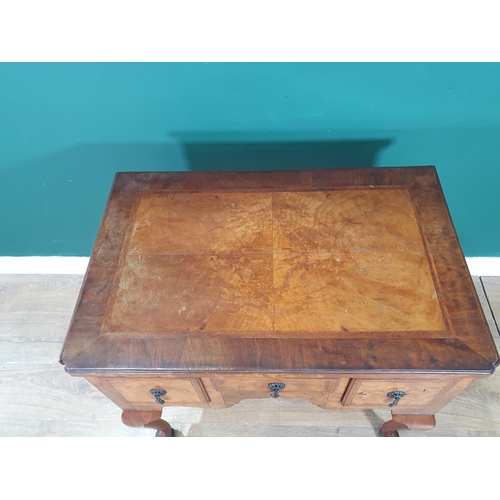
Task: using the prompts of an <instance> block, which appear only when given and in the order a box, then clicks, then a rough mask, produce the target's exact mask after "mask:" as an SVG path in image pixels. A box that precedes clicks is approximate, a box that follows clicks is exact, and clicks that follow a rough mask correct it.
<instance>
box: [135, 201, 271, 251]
mask: <svg viewBox="0 0 500 500" xmlns="http://www.w3.org/2000/svg"><path fill="white" fill-rule="evenodd" d="M271 215H272V211H271V194H270V193H156V194H148V195H144V194H143V195H142V196H141V197H140V199H139V203H138V206H137V212H136V214H135V223H134V227H133V230H132V234H131V237H130V241H129V245H128V250H127V253H128V254H184V253H200V252H208V253H219V252H260V251H265V252H270V251H272V220H271Z"/></svg>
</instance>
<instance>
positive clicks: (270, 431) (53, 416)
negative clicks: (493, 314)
mask: <svg viewBox="0 0 500 500" xmlns="http://www.w3.org/2000/svg"><path fill="white" fill-rule="evenodd" d="M31 278H32V279H33V283H38V285H39V286H40V288H39V290H40V291H41V292H40V294H39V299H40V301H41V302H42V301H47V300H48V299H47V296H46V295H43V293H42V291H43V290H56V289H57V287H53V286H51V285H49V284H43V281H44V280H45V281H47V282H49V283H50V282H51V281H53V280H56V281H59V280H60V281H61V282H64V283H65V285H64V286H62V288H61V290H64V289H66V286H68V287H69V286H70V284H71V287H73V286H75V283H78V282H81V280H82V276H76V277H75V276H32V277H31ZM18 279H19V280H20V281H19V283H16V281H17V280H18ZM0 281H1V282H2V283H3V284H4V288H3V290H4V292H6V293H7V292H8V290H9V289H10V287H12V292H9V293H11V295H9V296H10V299H9V300H12V301H13V302H16V304H14V303H12V304H10V305H9V307H10V308H12V309H13V310H22V309H23V308H24V309H25V313H26V314H27V315H28V316H29V317H31V318H32V319H33V322H32V323H31V324H32V325H33V328H34V325H35V324H36V318H37V317H40V318H44V320H46V322H47V323H46V325H50V324H52V323H55V324H57V323H58V322H61V321H62V322H63V323H64V322H66V323H68V322H69V319H70V317H71V314H72V311H73V307H74V303H73V304H65V302H66V300H67V298H66V294H65V293H61V294H59V293H54V295H52V298H51V299H50V301H53V302H54V303H53V304H49V303H46V305H45V306H44V307H40V305H39V304H37V302H36V299H35V300H33V301H32V302H30V304H29V307H26V304H25V303H24V301H23V294H22V293H21V294H20V295H17V292H16V293H14V291H13V290H14V289H15V290H23V287H26V286H27V282H28V281H30V277H27V276H23V277H13V276H0ZM474 281H475V283H477V282H478V281H479V280H478V278H477V277H475V278H474ZM23 284H24V285H23ZM28 288H29V287H28ZM67 290H69V288H68V289H67ZM487 290H489V288H488V287H487ZM30 293H31V292H30ZM68 293H70V292H69V291H68ZM72 293H73V301H75V300H76V296H77V294H78V287H77V286H75V288H74V289H73V292H72ZM480 298H481V295H480ZM490 303H491V304H492V306H493V307H494V308H495V307H500V305H499V304H500V301H499V299H498V296H496V295H494V296H490ZM64 304H65V305H64ZM482 305H483V307H484V309H485V314H486V315H488V312H489V309H488V304H487V302H486V299H485V298H482ZM44 308H45V309H47V311H49V312H47V313H44ZM50 310H52V311H54V312H53V313H50ZM9 317H10V318H11V321H9ZM4 320H5V322H4V323H3V326H4V327H5V328H4V329H3V330H2V333H3V334H4V338H5V339H6V340H7V341H9V340H8V339H10V340H14V339H17V338H24V339H25V340H24V342H23V343H22V344H20V345H22V346H24V348H26V349H28V350H29V352H30V354H29V355H25V356H24V355H20V357H19V359H18V360H17V361H16V359H15V356H14V352H12V354H13V357H12V358H11V363H10V364H9V366H6V365H5V364H3V365H2V366H1V367H0V369H1V372H0V436H11V437H20V436H47V437H48V436H68V437H71V436H75V437H78V436H85V437H94V436H96V437H97V436H99V437H106V436H109V437H112V436H115V437H151V436H153V435H154V431H152V430H150V429H132V428H129V427H125V426H124V425H123V424H122V423H121V421H120V415H121V410H120V409H119V408H118V407H117V406H116V405H114V404H113V403H112V402H110V401H109V400H108V399H107V398H106V397H105V396H104V395H102V394H101V393H100V392H99V391H98V390H97V389H95V388H94V387H92V386H91V385H90V384H89V383H87V382H86V381H85V380H84V379H82V378H80V377H69V376H68V375H67V373H65V372H64V369H63V368H62V367H61V366H60V365H58V364H57V363H56V361H57V359H54V360H52V361H53V362H52V363H48V364H45V363H39V361H40V360H42V359H44V358H45V356H47V351H44V348H43V344H44V342H43V341H40V340H39V339H40V338H48V337H49V333H50V330H46V331H45V332H44V333H43V331H42V336H41V337H38V336H36V335H34V334H33V331H32V329H31V327H30V328H29V330H30V331H27V329H26V325H29V323H26V322H24V323H20V322H19V321H18V317H17V316H16V315H15V314H11V315H10V316H9V315H6V316H5V317H4ZM35 333H36V332H35ZM31 334H33V335H34V337H33V338H32V339H31V340H30V337H29V335H31ZM494 334H495V335H497V336H498V334H497V333H495V332H494ZM31 344H32V345H31ZM54 344H56V345H57V344H58V345H59V346H60V345H61V342H60V341H59V342H54ZM5 345H6V344H5V343H4V344H2V346H5ZM40 349H41V351H40V353H39V354H37V353H38V351H39V350H40ZM163 418H164V419H165V420H167V421H168V422H170V423H171V425H172V426H173V427H174V428H175V429H176V430H177V431H178V432H177V435H178V436H193V437H194V436H324V437H327V436H328V437H342V436H359V437H361V436H366V437H375V436H376V435H377V433H378V430H379V428H380V426H381V425H382V424H383V422H385V421H387V420H388V419H390V411H389V410H382V409H380V410H371V409H370V410H343V411H330V410H323V409H321V408H318V407H317V406H315V405H313V404H312V403H310V402H309V401H305V400H297V399H285V398H280V399H279V400H272V399H271V398H266V399H258V400H257V399H250V400H244V401H242V402H241V403H238V404H236V405H234V406H232V407H231V408H227V409H224V410H216V409H201V408H188V407H167V408H164V409H163ZM436 420H437V425H436V427H435V428H434V429H433V430H431V431H428V432H425V433H422V432H418V431H404V436H419V437H433V436H452V437H473V436H475V437H479V436H490V437H493V436H495V437H500V372H498V371H497V372H495V373H494V374H493V375H492V376H491V377H488V378H485V379H481V380H477V381H475V382H473V383H472V384H471V385H470V386H469V387H468V388H467V389H465V390H464V391H463V392H461V393H460V394H458V395H457V396H456V397H455V398H454V399H453V401H451V402H450V403H449V404H448V405H446V406H445V407H444V408H443V409H442V410H441V411H440V412H439V414H438V415H437V417H436Z"/></svg>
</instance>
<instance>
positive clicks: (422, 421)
mask: <svg viewBox="0 0 500 500" xmlns="http://www.w3.org/2000/svg"><path fill="white" fill-rule="evenodd" d="M435 426H436V419H435V417H434V415H398V414H396V415H394V414H392V420H389V421H388V422H386V423H385V424H384V425H383V426H382V429H380V435H381V436H382V437H399V432H398V431H400V430H411V431H430V430H431V429H434V427H435Z"/></svg>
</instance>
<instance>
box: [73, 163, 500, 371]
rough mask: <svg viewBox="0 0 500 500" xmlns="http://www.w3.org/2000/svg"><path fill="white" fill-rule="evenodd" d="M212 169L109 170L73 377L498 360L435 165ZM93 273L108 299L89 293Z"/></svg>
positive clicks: (438, 365)
mask: <svg viewBox="0 0 500 500" xmlns="http://www.w3.org/2000/svg"><path fill="white" fill-rule="evenodd" d="M373 170H378V172H377V173H376V174H375V173H374V172H373ZM401 170H403V171H405V172H400V171H401ZM391 171H392V173H393V174H398V175H396V176H394V175H393V177H391ZM396 171H398V172H396ZM384 173H385V178H384V176H383V175H381V174H384ZM402 173H403V174H404V175H401V174H402ZM353 174H357V175H355V176H353ZM213 175H214V174H213ZM218 175H219V176H220V182H217V180H216V179H215V178H214V177H213V176H212V177H211V178H210V177H208V179H207V174H196V173H189V174H188V173H186V174H180V173H156V174H153V173H152V174H144V173H142V174H140V173H137V174H118V176H117V179H116V182H115V188H114V191H113V193H112V195H111V197H110V201H109V203H108V208H107V214H106V216H105V218H104V220H103V224H102V227H101V230H100V233H99V236H98V239H97V241H96V246H95V249H94V253H93V256H92V260H91V264H90V269H89V274H88V277H87V280H86V283H85V285H84V289H83V292H82V298H81V301H80V303H79V305H78V307H77V310H76V312H75V318H74V322H73V325H72V327H71V329H70V333H69V336H68V341H67V343H66V350H67V351H68V350H71V346H72V345H73V344H74V346H79V347H78V348H81V353H78V354H77V355H76V356H75V358H74V361H77V360H79V365H78V366H77V365H75V370H76V371H78V369H80V370H82V369H83V370H84V369H86V367H85V366H82V365H87V369H90V370H94V371H95V370H101V369H102V370H109V369H144V370H148V369H165V370H170V371H172V370H179V371H182V370H193V369H195V370H196V369H200V370H207V369H208V370H210V369H212V370H222V371H223V370H233V369H239V370H241V369H246V370H248V371H262V370H265V369H274V370H276V369H277V368H278V369H284V370H296V371H300V370H312V369H321V370H326V371H336V370H360V369H388V370H390V369H402V370H403V369H410V368H411V369H417V368H419V369H421V370H424V371H426V370H427V371H429V370H432V369H434V370H440V369H441V370H442V369H446V366H447V365H449V364H450V363H451V364H454V365H456V364H457V363H462V362H463V363H465V364H466V363H467V362H469V365H470V366H469V368H465V365H464V368H463V369H465V370H467V369H468V370H473V369H478V366H479V365H481V363H482V365H481V366H482V368H481V369H483V370H484V369H485V368H484V366H483V365H484V364H485V363H486V365H485V366H487V365H488V364H489V369H490V370H491V364H492V361H488V357H490V358H491V357H493V356H495V355H496V351H494V350H492V349H491V345H490V343H489V340H488V335H487V333H488V334H489V332H486V331H485V330H484V317H482V312H481V310H480V308H479V309H478V303H477V297H476V296H475V292H474V289H473V288H472V287H471V285H470V277H469V276H468V274H467V275H465V276H464V265H465V263H464V260H463V256H462V255H461V252H460V247H459V246H458V242H457V240H456V237H455V234H454V231H453V227H452V225H451V221H450V220H449V216H448V213H447V209H446V205H445V202H444V198H443V197H442V192H441V190H440V187H439V184H438V183H437V179H436V178H435V175H434V170H433V169H432V168H420V169H410V168H408V169H364V171H359V170H358V171H345V170H332V171H326V172H325V171H310V172H309V175H308V173H307V171H304V172H280V173H278V172H271V173H270V172H261V173H257V172H255V173H246V174H244V175H243V176H242V177H241V179H240V182H238V179H237V174H236V178H235V174H234V173H232V174H228V173H219V174H218ZM287 175H288V176H289V180H288V181H287V180H286V176H287ZM349 175H350V176H351V182H346V181H349ZM377 176H379V177H378V178H377ZM398 176H399V177H398ZM131 177H132V178H131ZM229 177H232V178H233V181H232V182H228V181H229V180H230V179H229ZM141 178H142V179H143V180H142V181H141ZM127 179H128V182H127ZM210 179H211V180H210ZM252 179H253V182H252ZM301 179H302V182H300V180H301ZM169 180H170V181H171V182H168V181H169ZM183 180H184V181H185V182H182V181H183ZM266 181H267V183H266ZM321 181H323V182H321ZM395 181H396V182H395ZM398 181H399V182H398ZM401 181H403V182H401ZM120 184H121V187H120ZM165 184H167V185H165ZM131 186H132V189H131ZM421 188H424V189H421ZM127 191H128V192H127ZM113 222H114V223H115V224H114V227H113ZM436 229H437V230H438V231H439V238H441V240H442V241H439V240H436V241H435V237H436V235H435V234H434V232H435V230H436ZM429 236H430V238H429ZM433 245H434V247H435V248H436V249H437V250H438V251H439V252H441V253H437V254H436V253H435V252H433ZM441 246H443V248H446V252H448V257H450V256H451V255H453V259H452V261H451V262H448V261H446V259H445V260H444V261H443V260H442V258H443V257H444V255H443V254H442V250H440V249H439V248H440V247H441ZM438 247H439V248H438ZM106 249H107V250H108V251H106ZM110 251H111V253H112V254H113V256H111V257H110ZM113 252H114V253H113ZM436 256H437V257H438V259H439V262H436ZM100 261H102V263H101V264H100ZM457 264H458V265H459V268H458V269H456V268H455V269H453V267H452V266H454V265H455V266H456V265H457ZM440 266H441V270H440ZM443 266H445V267H443ZM450 266H451V267H450ZM111 270H112V271H111ZM110 271H111V272H110ZM457 273H458V274H457ZM104 275H106V276H107V278H108V280H107V282H106V283H102V286H104V288H105V294H102V292H100V295H101V297H98V296H97V295H92V293H91V288H92V287H94V288H95V280H96V279H97V280H98V281H99V277H101V279H102V278H103V277H104ZM443 278H446V279H449V278H452V280H457V279H464V278H465V279H466V280H467V279H468V281H469V284H468V287H467V286H465V290H464V289H463V287H464V284H463V283H462V284H460V285H458V284H457V283H455V284H453V285H450V284H449V283H448V281H446V279H443ZM443 285H444V286H443ZM460 288H462V289H461V290H460ZM102 300H105V307H103V303H102V302H101V301H102ZM457 300H463V301H465V302H464V303H463V304H462V306H464V307H466V308H467V307H468V308H470V307H471V305H472V308H473V309H474V314H472V315H469V318H468V319H469V321H473V322H474V324H475V328H476V330H477V329H478V328H479V330H480V332H481V333H480V334H479V335H476V336H475V337H474V336H472V338H471V331H464V332H463V336H465V337H467V338H468V340H469V342H468V344H469V346H467V345H465V344H464V342H463V339H462V340H460V335H459V332H457V328H456V326H459V327H460V328H462V329H463V324H464V315H463V313H462V312H461V313H460V315H457V313H456V311H455V309H457V306H458V310H459V311H462V310H463V309H462V306H461V305H459V304H457ZM98 301H99V304H97V302H98ZM450 304H451V305H452V307H451V310H450ZM92 306H93V307H94V308H98V309H99V313H100V314H99V315H98V318H96V317H93V318H89V321H87V327H88V330H89V331H87V332H84V331H82V328H81V327H84V328H85V323H86V322H85V315H86V313H85V307H87V308H89V307H90V308H91V307H92ZM454 308H455V309H454ZM459 316H460V319H459V321H457V319H458V318H459ZM454 319H455V322H454ZM454 323H455V324H454ZM486 328H487V327H486ZM78 330H80V331H81V333H78ZM90 331H92V332H93V333H92V334H89V332H90ZM77 335H80V337H79V338H78V340H76V336H77ZM489 337H490V340H491V335H490V336H489ZM73 339H74V340H73ZM398 341H399V343H398ZM471 341H472V346H471V345H470V343H471ZM304 342H305V344H304ZM311 342H313V343H312V344H311ZM388 342H389V343H392V344H390V348H391V350H392V353H389V352H385V353H384V354H382V352H381V350H383V349H384V345H385V346H386V347H388V346H389V344H387V343H388ZM384 343H385V344H384ZM458 344H460V346H459V347H460V349H458ZM98 345H100V347H101V350H97V346H98ZM307 345H314V348H309V349H310V351H311V352H304V349H306V351H307ZM92 346H94V347H92ZM125 346H129V347H125ZM263 346H267V349H271V352H272V350H274V352H275V360H274V362H270V363H268V365H269V366H263V365H265V364H266V362H265V358H267V357H269V355H268V353H266V354H265V355H264V354H263V352H262V349H263V348H266V347H263ZM394 346H399V347H396V348H395V347H394ZM433 346H434V347H433ZM75 349H76V347H75ZM94 349H96V352H95V353H94ZM112 349H113V350H114V351H115V354H117V353H121V354H122V356H121V358H119V360H118V362H117V360H116V359H113V358H112V352H111V350H112ZM346 349H349V350H350V351H356V350H357V351H358V352H357V353H356V352H349V356H347V354H348V353H347V352H345V350H346ZM398 349H399V351H398ZM433 349H434V350H433ZM443 349H444V350H443ZM464 349H465V351H467V352H464ZM493 349H494V348H493ZM124 350H125V351H124ZM108 351H109V352H108ZM454 351H455V359H454V360H453V359H452V355H453V352H454ZM458 351H460V352H461V353H462V354H461V355H457V352H458ZM469 351H470V352H469ZM124 352H126V357H125V358H124V357H123V354H124ZM398 352H399V354H398ZM432 352H433V353H434V354H432ZM440 352H441V353H442V354H441V355H442V356H444V358H446V357H449V358H450V359H442V360H440V359H439V358H436V356H437V355H439V353H440ZM92 353H93V354H92ZM92 355H94V358H92ZM391 356H392V358H393V359H392V358H391V359H392V360H391V361H388V359H387V358H388V357H389V358H390V357H391ZM398 356H399V360H398ZM96 357H97V358H98V359H99V360H100V361H97V360H96V359H95V358H96ZM427 358H428V359H427ZM462 358H463V359H462ZM485 358H486V359H485ZM348 359H351V361H349V360H348ZM433 360H434V361H433ZM481 360H482V361H481ZM63 361H66V359H65V356H64V352H63ZM418 363H420V364H421V365H422V366H420V367H418V366H417V365H418ZM66 364H67V369H69V368H70V365H71V364H72V363H71V362H69V363H68V361H66ZM98 364H100V365H101V366H96V365H98ZM383 364H385V366H383ZM412 364H413V365H415V366H413V365H412ZM91 365H93V366H91ZM103 365H106V366H103ZM145 365H146V366H145ZM349 365H352V366H349ZM474 367H475V368H474ZM449 369H451V368H449Z"/></svg>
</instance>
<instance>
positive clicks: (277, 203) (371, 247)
mask: <svg viewBox="0 0 500 500" xmlns="http://www.w3.org/2000/svg"><path fill="white" fill-rule="evenodd" d="M273 221H274V250H275V251H279V252H287V251H291V252H389V253H393V252H415V253H420V254H421V255H424V247H423V244H422V238H421V236H420V233H419V229H418V224H417V220H416V217H415V214H414V210H413V205H412V203H411V199H410V196H409V193H408V189H407V188H399V189H382V190H378V189H371V188H369V187H368V186H367V188H365V189H344V190H341V189H339V190H336V191H313V192H287V193H274V194H273Z"/></svg>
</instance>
